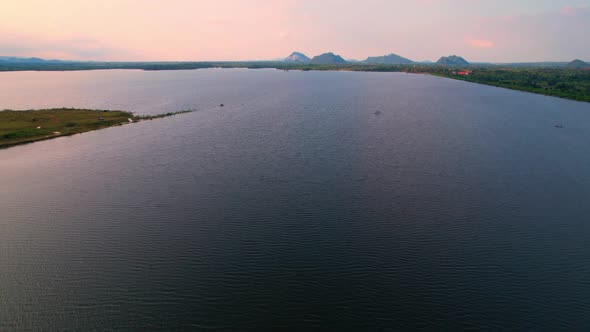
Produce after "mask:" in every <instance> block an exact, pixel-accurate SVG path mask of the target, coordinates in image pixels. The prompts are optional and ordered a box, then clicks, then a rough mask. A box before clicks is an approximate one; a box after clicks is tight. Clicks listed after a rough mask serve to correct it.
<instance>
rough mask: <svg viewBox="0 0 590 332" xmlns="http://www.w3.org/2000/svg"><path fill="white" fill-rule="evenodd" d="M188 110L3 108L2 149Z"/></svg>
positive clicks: (1, 115)
mask: <svg viewBox="0 0 590 332" xmlns="http://www.w3.org/2000/svg"><path fill="white" fill-rule="evenodd" d="M187 112H192V111H190V110H188V111H181V112H174V113H166V114H159V115H153V116H137V115H134V114H133V113H130V112H124V111H109V110H88V109H73V108H59V109H45V110H27V111H13V110H4V111H0V149H1V148H7V147H10V146H14V145H19V144H25V143H31V142H35V141H41V140H46V139H52V138H56V137H62V136H69V135H74V134H80V133H84V132H87V131H92V130H98V129H104V128H108V127H113V126H121V125H124V124H129V123H134V122H139V121H144V120H152V119H157V118H162V117H167V116H173V115H176V114H180V113H187Z"/></svg>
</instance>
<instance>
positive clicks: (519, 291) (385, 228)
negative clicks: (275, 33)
mask: <svg viewBox="0 0 590 332" xmlns="http://www.w3.org/2000/svg"><path fill="white" fill-rule="evenodd" d="M9 75H10V76H9ZM8 79H10V80H11V82H12V84H8V83H6V80H8ZM0 82H4V83H0V85H2V86H3V87H5V89H1V90H0V108H18V109H25V108H37V107H51V106H76V107H82V106H84V105H82V104H84V103H87V104H89V105H88V106H87V107H99V108H123V109H131V110H135V111H138V112H142V113H158V112H161V111H174V110H178V109H183V108H195V109H198V111H197V112H195V113H190V114H183V115H179V116H176V117H172V118H165V119H159V120H154V121H147V122H142V123H138V124H133V125H127V126H123V127H117V128H109V129H106V130H101V131H96V132H91V133H85V134H82V135H77V136H72V137H67V138H59V139H55V140H51V141H44V142H39V143H34V144H30V145H24V146H19V147H14V148H10V149H6V150H1V151H0V272H1V273H0V330H104V329H107V330H108V329H117V330H121V329H134V330H158V329H161V330H175V329H192V330H206V329H212V330H260V329H274V330H281V329H298V330H310V329H322V330H344V329H359V330H360V329H373V330H384V329H410V328H428V329H438V330H443V329H444V330H448V329H468V328H473V329H517V330H558V329H559V330H588V329H590V318H589V317H590V241H589V239H590V226H589V223H590V104H587V103H578V102H573V101H567V100H561V99H556V98H550V97H544V96H538V95H532V94H527V93H521V92H515V91H509V90H504V89H498V88H493V87H486V86H481V85H474V84H468V83H465V82H459V81H452V80H447V79H442V78H435V77H429V76H422V75H405V74H385V73H341V72H289V73H285V72H280V71H273V70H262V71H254V70H251V71H248V70H236V71H233V70H202V71H188V72H155V73H154V72H140V71H100V72H79V73H10V74H0ZM9 87H10V88H9ZM106 87H109V88H106ZM34 89H38V90H34ZM68 94H70V97H71V104H63V103H66V102H67V100H68ZM127 97H128V98H127ZM126 98H127V99H126ZM158 100H160V102H158ZM4 101H6V102H4ZM3 102H4V103H3ZM111 103H112V104H111ZM220 103H224V104H225V107H223V108H220V107H218V105H219V104H220ZM37 105H38V106H37ZM133 105H135V106H133ZM555 125H560V126H563V128H556V127H555Z"/></svg>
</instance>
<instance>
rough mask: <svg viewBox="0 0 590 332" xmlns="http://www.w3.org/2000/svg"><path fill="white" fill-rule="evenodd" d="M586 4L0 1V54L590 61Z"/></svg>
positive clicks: (540, 0) (574, 0)
mask: <svg viewBox="0 0 590 332" xmlns="http://www.w3.org/2000/svg"><path fill="white" fill-rule="evenodd" d="M589 32H590V0H405V1H398V0H362V1H359V0H166V1H164V0H0V55H6V56H26V57H30V56H35V57H42V58H51V59H70V60H97V61H103V60H110V61H207V60H269V59H278V58H284V57H286V56H288V55H289V54H290V53H291V52H293V51H300V52H303V53H305V54H307V55H308V56H310V57H311V56H314V55H317V54H321V53H324V52H334V53H336V54H339V55H341V56H343V57H344V58H346V59H359V60H362V59H365V58H367V57H368V56H377V55H384V54H389V53H396V54H399V55H401V56H404V57H407V58H410V59H412V60H415V61H423V60H432V61H436V60H438V58H440V57H441V56H445V55H452V54H457V55H460V56H463V57H464V58H466V59H467V60H468V61H471V62H479V61H482V62H484V61H485V62H529V61H571V60H573V59H575V58H581V59H583V60H587V61H588V60H590V37H589Z"/></svg>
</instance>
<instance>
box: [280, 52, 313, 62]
mask: <svg viewBox="0 0 590 332" xmlns="http://www.w3.org/2000/svg"><path fill="white" fill-rule="evenodd" d="M285 61H286V62H301V63H304V62H310V61H311V59H310V58H309V57H308V56H307V55H305V54H303V53H299V52H293V53H291V55H289V56H288V57H287V58H286V59H285Z"/></svg>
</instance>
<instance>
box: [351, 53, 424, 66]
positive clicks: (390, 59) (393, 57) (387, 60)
mask: <svg viewBox="0 0 590 332" xmlns="http://www.w3.org/2000/svg"><path fill="white" fill-rule="evenodd" d="M363 62H364V63H374V64H385V65H408V64H412V63H414V61H412V60H410V59H407V58H404V57H402V56H399V55H397V54H393V53H392V54H389V55H384V56H374V57H368V58H367V60H365V61H363Z"/></svg>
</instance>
